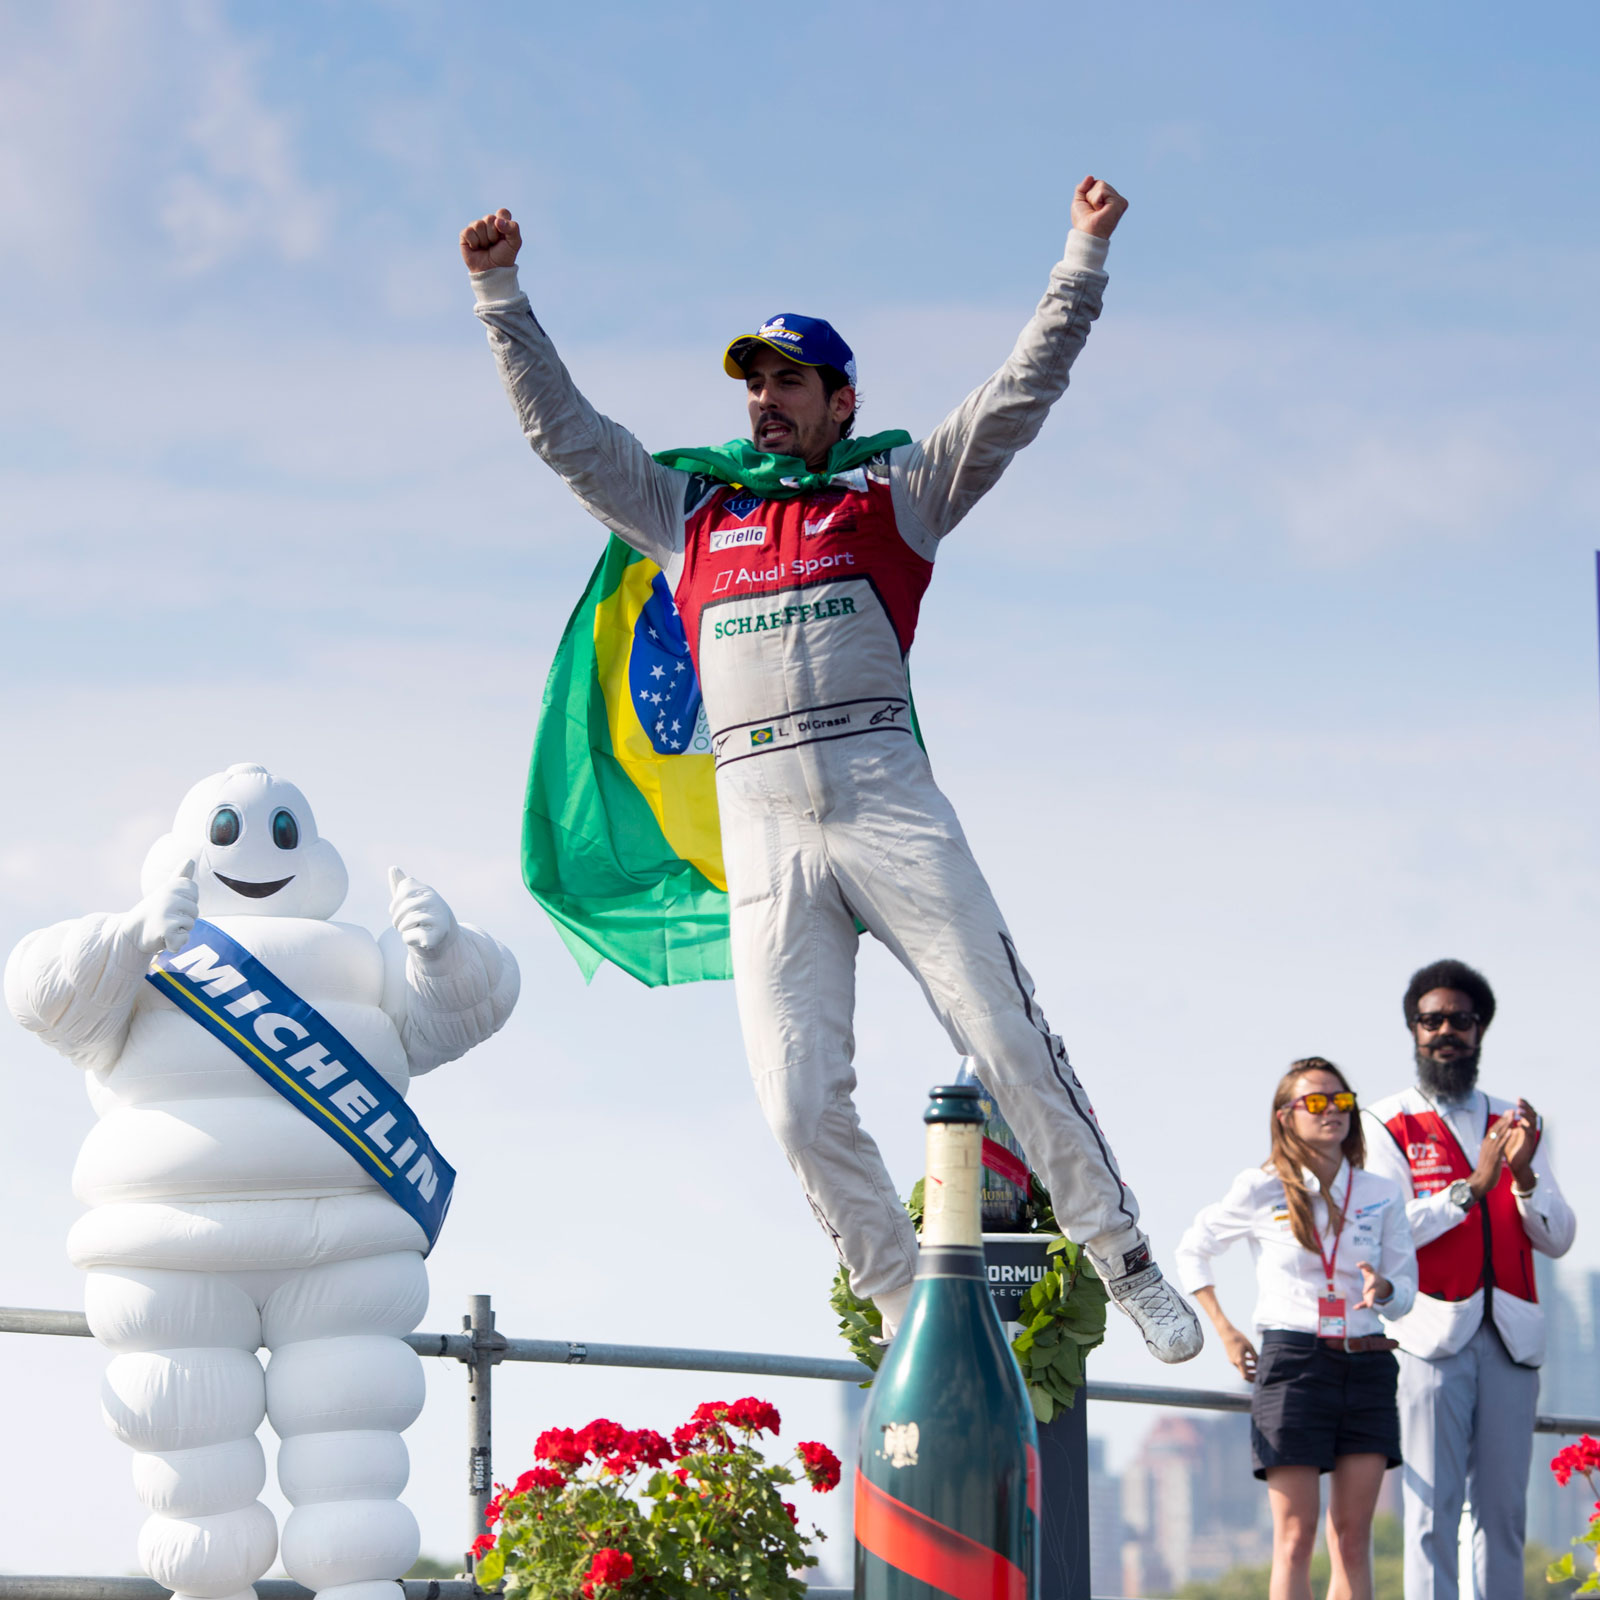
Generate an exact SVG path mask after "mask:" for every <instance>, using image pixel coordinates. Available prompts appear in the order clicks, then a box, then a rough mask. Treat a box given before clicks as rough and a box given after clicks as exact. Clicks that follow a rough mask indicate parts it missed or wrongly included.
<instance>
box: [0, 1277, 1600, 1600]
mask: <svg viewBox="0 0 1600 1600" xmlns="http://www.w3.org/2000/svg"><path fill="white" fill-rule="evenodd" d="M468 1305H469V1310H468V1312H467V1314H466V1316H464V1317H463V1318H462V1319H461V1329H462V1331H461V1332H460V1333H411V1334H407V1335H406V1336H405V1342H406V1343H407V1344H408V1345H410V1346H411V1348H412V1349H413V1350H415V1351H416V1352H417V1354H418V1355H421V1356H432V1357H435V1358H438V1359H440V1360H445V1361H459V1362H460V1363H461V1364H462V1365H463V1366H464V1367H465V1368H466V1369H467V1482H468V1511H467V1529H468V1531H467V1538H468V1541H469V1543H470V1541H471V1540H473V1539H475V1538H476V1537H477V1536H478V1534H480V1533H481V1532H482V1531H483V1527H484V1520H483V1519H484V1511H485V1510H486V1509H487V1507H488V1504H489V1501H490V1499H491V1497H492V1496H493V1492H494V1487H493V1479H494V1441H493V1420H494V1416H493V1412H494V1369H495V1367H496V1366H498V1365H499V1364H500V1363H501V1362H502V1361H527V1362H542V1363H545V1364H547V1365H554V1366H584V1367H650V1368H655V1369H657V1370H659V1371H667V1372H735V1373H743V1374H745V1375H747V1376H750V1377H762V1378H814V1379H820V1380H822V1381H824V1382H833V1383H860V1382H862V1381H863V1379H865V1378H868V1377H871V1376H872V1372H871V1369H870V1368H869V1367H866V1366H863V1365H862V1364H861V1363H860V1362H858V1361H841V1360H836V1359H834V1360H830V1359H828V1358H826V1357H822V1356H783V1355H769V1354H765V1353H763V1352H760V1351H749V1350H695V1349H683V1348H678V1347H674V1346H662V1345H644V1344H593V1343H589V1342H587V1341H579V1340H570V1339H513V1338H508V1337H507V1336H506V1335H504V1334H502V1333H499V1332H498V1331H496V1329H495V1325H494V1308H493V1305H492V1304H491V1301H490V1297H489V1296H488V1295H486V1294H475V1295H473V1296H472V1297H471V1299H470V1300H469V1302H468ZM0 1333H32V1334H51V1335H58V1336H64V1337H67V1338H80V1339H87V1338H89V1337H91V1335H90V1332H89V1320H88V1318H87V1317H85V1316H84V1315H83V1313H82V1312H81V1311H40V1310H33V1309H30V1308H27V1307H7V1306H0ZM1083 1392H1084V1395H1085V1397H1086V1399H1088V1400H1091V1401H1110V1402H1113V1403H1116V1404H1121V1405H1154V1406H1177V1407H1181V1408H1184V1409H1189V1410H1196V1411H1248V1410H1249V1409H1250V1396H1249V1395H1247V1394H1239V1393H1236V1392H1231V1391H1229V1390H1226V1389H1177V1388H1169V1387H1167V1386H1166V1385H1163V1384H1144V1383H1089V1384H1086V1385H1085V1386H1084V1391H1083ZM1533 1431H1534V1432H1535V1433H1553V1434H1563V1435H1568V1436H1572V1437H1576V1436H1577V1435H1578V1434H1583V1433H1592V1434H1600V1417H1567V1416H1554V1415H1549V1414H1546V1413H1543V1412H1541V1413H1539V1414H1538V1415H1537V1416H1536V1417H1535V1418H1534V1423H1533ZM255 1587H256V1594H257V1596H258V1597H259V1600H312V1593H311V1591H310V1590H309V1589H306V1588H304V1587H303V1586H301V1585H300V1584H298V1583H291V1582H288V1581H287V1580H284V1579H268V1580H263V1581H261V1582H258V1583H257V1584H256V1586H255ZM402 1587H403V1588H404V1590H405V1600H481V1597H482V1594H483V1591H482V1590H480V1589H478V1588H477V1586H476V1585H475V1584H474V1583H473V1582H472V1580H471V1579H470V1578H449V1579H443V1578H441V1579H423V1578H410V1579H407V1580H405V1581H404V1583H403V1585H402ZM807 1594H808V1595H809V1596H810V1600H848V1597H849V1596H850V1595H851V1591H850V1590H849V1589H826V1588H812V1589H809V1590H808V1591H807ZM0 1600H168V1591H167V1590H166V1589H164V1588H162V1586H161V1585H160V1584H158V1583H155V1582H154V1581H152V1580H151V1579H148V1578H75V1577H26V1576H24V1577H0Z"/></svg>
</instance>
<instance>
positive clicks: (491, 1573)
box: [472, 1548, 506, 1589]
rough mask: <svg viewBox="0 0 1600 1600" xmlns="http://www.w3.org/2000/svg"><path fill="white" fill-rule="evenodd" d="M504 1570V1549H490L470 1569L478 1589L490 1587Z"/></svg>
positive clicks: (503, 1573)
mask: <svg viewBox="0 0 1600 1600" xmlns="http://www.w3.org/2000/svg"><path fill="white" fill-rule="evenodd" d="M505 1570H506V1555H505V1551H503V1550H500V1549H498V1548H497V1549H494V1550H491V1551H490V1552H489V1553H488V1554H487V1555H486V1556H484V1557H483V1559H482V1560H481V1561H479V1562H478V1563H477V1564H476V1565H475V1566H474V1567H473V1569H472V1577H473V1581H474V1582H475V1583H476V1584H477V1585H478V1587H479V1588H480V1589H492V1588H494V1586H495V1585H496V1584H497V1583H499V1581H500V1579H501V1578H502V1577H504V1575H505Z"/></svg>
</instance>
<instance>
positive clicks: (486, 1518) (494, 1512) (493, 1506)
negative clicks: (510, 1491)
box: [483, 1485, 505, 1528]
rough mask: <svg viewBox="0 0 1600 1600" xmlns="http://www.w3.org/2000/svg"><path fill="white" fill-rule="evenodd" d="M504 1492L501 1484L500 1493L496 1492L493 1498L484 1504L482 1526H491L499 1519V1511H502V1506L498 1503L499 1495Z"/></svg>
mask: <svg viewBox="0 0 1600 1600" xmlns="http://www.w3.org/2000/svg"><path fill="white" fill-rule="evenodd" d="M504 1493H505V1488H504V1486H503V1485H502V1487H501V1490H500V1494H497V1495H496V1496H495V1497H494V1499H493V1500H491V1501H490V1502H489V1503H488V1505H486V1506H485V1507H484V1508H483V1522H484V1526H485V1527H487V1528H492V1527H493V1526H494V1525H495V1523H497V1522H498V1521H499V1520H500V1516H501V1512H502V1507H501V1504H500V1495H503V1494H504Z"/></svg>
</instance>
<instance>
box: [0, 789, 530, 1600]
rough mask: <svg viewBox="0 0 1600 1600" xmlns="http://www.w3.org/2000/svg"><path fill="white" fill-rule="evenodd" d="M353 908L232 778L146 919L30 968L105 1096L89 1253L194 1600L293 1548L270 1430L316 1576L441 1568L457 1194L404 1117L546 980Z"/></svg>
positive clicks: (143, 1464) (81, 1169)
mask: <svg viewBox="0 0 1600 1600" xmlns="http://www.w3.org/2000/svg"><path fill="white" fill-rule="evenodd" d="M348 883H349V879H348V876H347V874H346V872H345V868H344V863H343V862H342V861H341V860H340V858H339V853H338V852H337V851H336V850H335V849H334V847H333V845H332V844H331V843H329V842H328V840H326V839H323V838H320V837H319V836H318V834H317V825H316V822H315V820H314V818H313V816H312V813H311V808H310V806H309V805H307V804H306V800H305V797H304V796H303V795H302V794H301V793H300V791H299V790H298V789H297V788H295V787H294V786H293V785H292V784H289V783H285V782H284V781H282V780H281V779H279V778H276V777H274V776H273V775H272V774H271V773H269V772H267V771H266V769H265V768H263V767H256V766H234V767H229V768H228V770H227V771H226V772H224V773H220V774H218V775H216V776H214V777H210V778H206V779H205V780H204V781H202V782H201V783H198V784H196V785H195V787H194V788H193V789H191V790H190V791H189V793H188V794H187V795H186V796H185V797H184V800H183V803H182V805H180V806H179V808H178V815H177V819H176V820H175V822H174V823H173V828H172V832H171V833H169V834H167V835H166V836H165V837H164V838H162V839H159V840H157V841H156V843H155V845H154V846H153V847H152V849H151V851H150V853H149V855H148V856H147V857H146V860H145V864H144V872H143V875H142V880H141V887H142V889H143V891H144V898H143V899H142V900H140V901H139V903H138V904H137V905H136V906H134V907H133V909H132V910H131V911H125V912H120V913H115V912H113V913H107V914H97V915H93V916H87V917H81V918H79V919H78V920H77V921H75V922H61V923H57V924H56V925H55V926H54V927H51V928H45V929H43V930H41V931H40V932H38V933H33V934H30V935H29V936H28V937H27V938H26V939H24V940H23V941H22V943H21V944H20V945H18V946H17V948H16V950H15V951H14V952H13V953H12V956H11V960H10V961H9V963H8V964H7V967H6V975H5V987H6V999H7V1001H8V1002H9V1004H10V1006H11V1009H12V1011H13V1013H14V1014H15V1015H16V1017H17V1018H18V1020H19V1021H20V1022H21V1023H22V1025H23V1026H24V1027H26V1028H29V1029H31V1030H33V1031H34V1032H36V1033H38V1034H39V1035H40V1036H41V1037H42V1038H43V1039H44V1041H45V1042H46V1043H47V1044H49V1045H52V1046H53V1047H54V1048H55V1049H57V1050H59V1051H61V1052H62V1054H63V1055H66V1056H68V1057H70V1058H71V1059H72V1060H73V1061H75V1062H76V1063H77V1064H78V1065H79V1066H81V1067H83V1068H84V1069H85V1070H86V1072H87V1075H88V1086H89V1097H90V1100H91V1101H92V1103H93V1105H94V1109H95V1111H96V1112H97V1114H98V1117H99V1121H98V1122H97V1124H96V1125H95V1127H94V1129H93V1131H92V1132H91V1133H90V1134H89V1137H88V1139H87V1140H86V1141H85V1142H84V1145H83V1149H82V1151H81V1152H80V1154H79V1157H78V1164H77V1168H76V1171H75V1173H74V1175H73V1188H74V1192H75V1193H76V1194H77V1196H78V1198H79V1199H80V1200H82V1201H83V1203H84V1204H85V1205H86V1206H88V1207H89V1208H90V1209H89V1211H88V1212H87V1213H86V1214H85V1215H84V1216H83V1217H82V1218H80V1219H79V1221H78V1222H77V1224H76V1225H75V1226H74V1227H73V1229H72V1232H71V1235H70V1237H69V1241H68V1249H69V1253H70V1255H71V1257H72V1260H73V1261H74V1262H75V1263H76V1264H77V1265H78V1266H79V1267H81V1268H83V1269H84V1271H85V1272H87V1274H88V1283H87V1289H86V1295H85V1299H86V1309H87V1311H88V1315H89V1325H90V1327H91V1328H92V1330H93V1331H94V1334H95V1337H96V1338H97V1339H99V1340H100V1342H101V1343H102V1344H104V1345H106V1346H107V1347H109V1348H110V1349H111V1350H112V1351H113V1352H114V1355H113V1358H112V1361H111V1364H110V1367H109V1368H108V1369H107V1372H106V1377H105V1384H104V1407H105V1414H106V1419H107V1422H108V1423H109V1425H110V1427H111V1428H112V1430H113V1431H114V1432H115V1433H116V1434H117V1436H118V1437H119V1438H121V1439H123V1440H125V1441H126V1442H127V1443H128V1444H129V1445H131V1446H132V1447H133V1449H134V1451H135V1452H136V1454H135V1456H134V1462H133V1477H134V1485H135V1488H136V1490H137V1492H138V1495H139V1498H140V1499H141V1500H142V1501H143V1503H144V1505H145V1506H146V1507H147V1508H148V1509H149V1512H150V1516H149V1519H148V1520H147V1521H146V1522H145V1524H144V1526H143V1528H142V1530H141V1532H140V1536H139V1554H140V1557H141V1559H142V1561H143V1563H144V1565H145V1568H146V1570H147V1571H148V1572H149V1573H150V1575H151V1576H152V1577H153V1578H155V1579H156V1580H157V1581H158V1582H160V1583H162V1584H165V1585H167V1586H168V1587H169V1588H171V1589H174V1590H176V1591H177V1593H178V1595H180V1596H194V1597H195V1600H246V1597H249V1596H251V1595H252V1594H253V1593H254V1591H253V1589H252V1587H251V1585H252V1584H253V1583H254V1581H255V1580H256V1579H257V1578H259V1577H260V1576H261V1575H262V1574H263V1573H264V1572H265V1571H266V1570H267V1568H268V1567H269V1566H270V1565H271V1564H272V1559H273V1556H274V1554H275V1553H276V1551H277V1547H278V1538H277V1530H276V1528H275V1527H274V1524H273V1518H272V1514H271V1513H270V1512H269V1511H268V1510H267V1508H266V1507H265V1506H264V1505H262V1504H261V1503H260V1502H259V1501H258V1500H257V1498H256V1496H257V1494H258V1493H259V1492H260V1490H261V1488H262V1485H263V1483H264V1482H265V1478H266V1466H265V1459H264V1457H263V1455H262V1450H261V1444H260V1441H259V1440H258V1439H257V1438H256V1429H257V1428H258V1427H259V1426H260V1424H261V1420H262V1416H263V1414H265V1415H266V1416H267V1417H269V1418H270V1419H271V1422H272V1426H273V1428H274V1430H275V1431H276V1433H277V1435H278V1437H279V1439H280V1440H281V1441H282V1443H281V1448H280V1452H279V1457H278V1478H279V1483H280V1485H281V1487H282V1489H283V1492H284V1495H285V1496H286V1497H287V1499H288V1500H289V1502H290V1504H291V1505H292V1506H293V1508H294V1509H293V1510H292V1512H291V1513H290V1515H289V1518H288V1520H287V1522H286V1523H285V1525H284V1529H283V1564H284V1566H285V1568H286V1569H287V1570H288V1572H289V1574H290V1575H291V1576H292V1577H294V1578H295V1579H297V1580H298V1581H299V1582H301V1583H304V1584H306V1585H308V1586H309V1587H311V1588H313V1589H315V1590H317V1591H319V1593H320V1594H321V1596H322V1597H323V1600H396V1591H395V1583H394V1580H395V1579H397V1578H399V1577H400V1576H401V1574H403V1573H404V1572H405V1571H406V1569H407V1568H408V1567H409V1566H410V1565H411V1564H412V1562H413V1561H415V1560H416V1556H417V1546H418V1533H417V1524H416V1522H415V1520H414V1519H413V1518H412V1515H411V1513H410V1512H409V1511H408V1510H407V1509H406V1508H405V1507H404V1506H403V1505H401V1504H400V1502H399V1500H398V1498H397V1496H398V1495H399V1493H400V1491H401V1489H402V1488H404V1486H405V1482H406V1477H407V1474H408V1470H409V1466H408V1460H407V1455H406V1447H405V1442H404V1441H403V1440H402V1438H401V1437H400V1435H401V1432H402V1430H403V1429H405V1428H406V1427H407V1426H409V1425H410V1423H411V1422H412V1421H413V1420H414V1419H415V1418H416V1416H417V1413H418V1412H419V1411H420V1409H421V1407H422V1399H423V1377H422V1368H421V1363H420V1362H419V1360H418V1359H417V1356H416V1355H415V1353H414V1352H413V1351H412V1350H411V1349H410V1348H409V1346H407V1345H406V1344H405V1343H404V1342H403V1335H405V1334H406V1333H409V1332H410V1331H411V1330H412V1329H413V1328H415V1327H416V1325H417V1323H418V1322H419V1321H420V1320H421V1318H422V1314H423V1312H424V1310H425V1309H426V1307H427V1301H428V1285H427V1277H426V1272H425V1269H424V1266H423V1257H424V1255H425V1254H426V1253H427V1251H428V1249H429V1247H430V1246H431V1243H432V1239H433V1236H434V1235H435V1234H436V1233H437V1231H438V1225H439V1223H440V1222H442V1220H443V1209H444V1205H445V1204H446V1203H447V1202H448V1199H449V1185H450V1182H451V1180H452V1178H453V1176H454V1175H453V1173H452V1172H451V1170H450V1168H449V1166H448V1163H446V1162H444V1160H443V1159H442V1157H440V1156H439V1154H438V1152H437V1151H435V1150H434V1149H433V1148H432V1146H431V1144H430V1143H429V1141H428V1138H427V1135H426V1133H425V1132H424V1131H423V1129H422V1126H421V1124H420V1123H419V1122H418V1120H417V1118H416V1116H415V1115H414V1113H412V1112H411V1110H410V1109H409V1108H408V1107H407V1105H406V1103H405V1099H404V1096H405V1093H406V1089H407V1085H408V1084H409V1082H410V1080H411V1079H412V1078H413V1077H415V1076H416V1075H417V1074H418V1073H421V1072H431V1071H432V1070H433V1068H435V1067H437V1066H439V1065H441V1064H442V1063H444V1062H446V1061H450V1060H453V1059H454V1058H455V1057H457V1056H460V1055H463V1054H464V1053H465V1052H466V1051H468V1050H470V1049H471V1048H472V1047H473V1046H474V1045H476V1044H480V1043H482V1042H483V1040H485V1039H487V1038H488V1037H489V1036H490V1035H491V1034H492V1033H494V1032H495V1031H496V1030H497V1029H498V1028H499V1027H500V1026H501V1025H502V1024H503V1023H504V1022H505V1020H506V1018H507V1017H508V1016H509V1015H510V1012H511V1008H512V1006H513V1004H514V1003H515V1001H516V997H517V986H518V974H517V965H516V962H515V960H514V959H513V958H512V956H511V954H510V952H509V951H508V950H506V948H505V947H504V946H503V945H501V944H499V943H497V942H496V941H495V940H494V939H491V938H490V937H489V936H488V935H487V934H485V933H482V932H480V931H479V930H478V929H476V928H472V927H468V926H467V925H465V924H463V923H458V922H457V921H456V920H455V918H454V916H453V915H452V914H451V912H450V908H449V907H448V906H447V905H446V904H445V903H444V901H443V900H442V899H441V898H440V896H439V895H438V894H436V893H435V892H434V891H433V890H432V889H430V888H428V887H427V886H426V885H424V884H421V883H418V882H417V881H416V880H415V879H413V878H408V877H406V876H404V875H403V874H402V873H400V872H399V871H398V869H392V870H391V872H390V889H391V896H392V898H391V903H390V908H389V910H390V916H391V918H392V920H393V923H394V926H393V928H392V929H390V930H386V931H385V932H384V934H383V936H382V937H381V938H379V939H374V938H373V937H372V936H371V935H370V934H369V933H367V932H366V931H365V930H363V929H361V928H357V927H353V926H351V925H350V924H348V923H341V922H333V921H330V920H329V919H330V918H331V917H332V916H333V913H334V912H335V911H336V910H337V909H338V907H339V905H340V903H341V902H342V901H343V899H344V897H345V890H346V888H347V887H348ZM201 919H204V920H201ZM262 1345H265V1346H266V1348H267V1349H268V1350H269V1351H270V1352H271V1358H270V1361H269V1362H268V1364H267V1367H266V1370H265V1372H264V1373H263V1371H262V1367H261V1364H260V1362H259V1361H258V1359H257V1356H256V1351H257V1349H258V1348H259V1347H260V1346H262Z"/></svg>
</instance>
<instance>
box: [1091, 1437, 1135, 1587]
mask: <svg viewBox="0 0 1600 1600" xmlns="http://www.w3.org/2000/svg"><path fill="white" fill-rule="evenodd" d="M1125 1537H1126V1536H1125V1535H1124V1533H1123V1528H1122V1479H1121V1478H1118V1477H1114V1476H1113V1475H1112V1474H1111V1472H1110V1471H1109V1470H1108V1468H1107V1466H1106V1442H1105V1440H1104V1439H1096V1438H1091V1439H1090V1440H1089V1593H1090V1594H1091V1595H1093V1596H1095V1597H1096V1600H1100V1597H1101V1596H1115V1595H1120V1594H1122V1593H1123V1588H1122V1546H1123V1544H1124V1542H1125Z"/></svg>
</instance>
